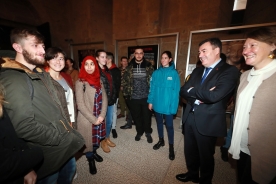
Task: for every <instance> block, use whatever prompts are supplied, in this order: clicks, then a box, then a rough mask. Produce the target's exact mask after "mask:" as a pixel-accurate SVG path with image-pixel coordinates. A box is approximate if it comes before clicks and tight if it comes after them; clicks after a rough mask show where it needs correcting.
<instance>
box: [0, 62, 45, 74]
mask: <svg viewBox="0 0 276 184" xmlns="http://www.w3.org/2000/svg"><path fill="white" fill-rule="evenodd" d="M0 64H1V67H2V68H7V69H16V70H23V71H24V72H26V73H28V74H33V73H34V72H33V71H32V70H30V69H29V68H28V67H26V66H25V65H23V64H21V63H19V62H17V61H15V60H12V59H10V58H0ZM35 70H36V72H38V73H42V72H43V70H42V69H41V68H38V67H37V68H35Z"/></svg>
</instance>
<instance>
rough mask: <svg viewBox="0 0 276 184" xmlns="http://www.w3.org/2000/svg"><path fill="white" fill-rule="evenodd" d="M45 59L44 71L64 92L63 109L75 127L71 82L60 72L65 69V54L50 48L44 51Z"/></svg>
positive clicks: (57, 49) (58, 49) (55, 48)
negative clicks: (64, 101) (64, 105)
mask: <svg viewBox="0 0 276 184" xmlns="http://www.w3.org/2000/svg"><path fill="white" fill-rule="evenodd" d="M45 59H46V61H47V64H48V66H47V67H46V71H48V72H49V73H50V75H51V77H52V78H53V79H54V80H55V81H57V82H58V83H59V84H60V85H61V86H62V87H63V89H64V91H65V97H66V103H67V109H68V110H67V109H66V107H65V113H66V114H67V112H68V113H69V118H70V122H71V125H73V127H74V128H76V127H77V125H76V123H75V117H76V111H75V101H74V92H73V81H72V79H71V77H70V76H69V75H67V74H66V73H64V72H62V70H63V69H64V67H65V52H64V51H63V50H62V49H60V48H58V47H51V48H49V49H47V50H46V53H45Z"/></svg>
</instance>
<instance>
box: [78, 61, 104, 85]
mask: <svg viewBox="0 0 276 184" xmlns="http://www.w3.org/2000/svg"><path fill="white" fill-rule="evenodd" d="M87 60H92V61H93V63H94V66H95V70H94V72H93V73H92V74H88V73H87V72H86V70H85V68H84V66H85V63H86V61H87ZM79 78H80V79H81V80H84V81H87V82H88V83H89V84H90V85H93V86H95V87H100V86H101V83H100V70H99V67H98V63H97V61H96V59H95V58H94V57H93V56H86V57H85V58H84V59H83V61H82V63H81V69H80V73H79Z"/></svg>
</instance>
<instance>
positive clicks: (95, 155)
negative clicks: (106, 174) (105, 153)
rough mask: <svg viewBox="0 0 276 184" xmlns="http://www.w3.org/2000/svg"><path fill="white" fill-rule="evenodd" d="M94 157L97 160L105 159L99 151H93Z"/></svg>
mask: <svg viewBox="0 0 276 184" xmlns="http://www.w3.org/2000/svg"><path fill="white" fill-rule="evenodd" d="M93 158H94V159H95V161H96V162H102V161H103V157H101V156H100V155H98V153H97V151H93Z"/></svg>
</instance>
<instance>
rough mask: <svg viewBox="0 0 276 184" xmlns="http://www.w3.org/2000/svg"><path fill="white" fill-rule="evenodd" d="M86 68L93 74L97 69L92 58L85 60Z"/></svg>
mask: <svg viewBox="0 0 276 184" xmlns="http://www.w3.org/2000/svg"><path fill="white" fill-rule="evenodd" d="M84 69H85V71H86V72H87V73H88V74H92V73H93V72H94V71H95V64H94V62H93V61H92V60H91V59H88V60H86V61H85V65H84Z"/></svg>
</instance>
